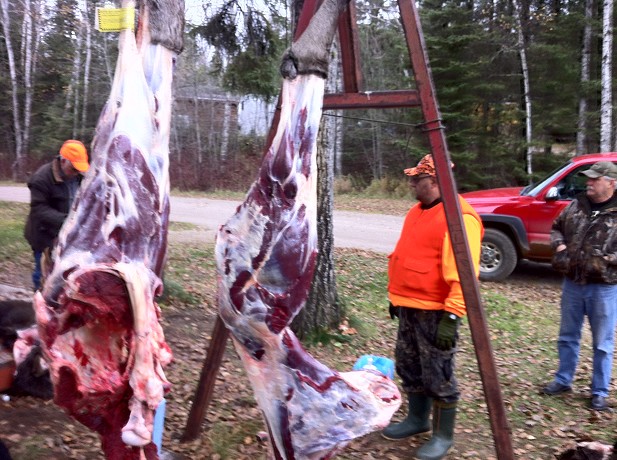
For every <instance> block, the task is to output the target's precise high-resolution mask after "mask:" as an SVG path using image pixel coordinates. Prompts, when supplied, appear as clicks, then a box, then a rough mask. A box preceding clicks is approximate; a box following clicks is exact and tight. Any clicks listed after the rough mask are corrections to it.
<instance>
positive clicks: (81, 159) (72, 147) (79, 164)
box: [60, 139, 90, 172]
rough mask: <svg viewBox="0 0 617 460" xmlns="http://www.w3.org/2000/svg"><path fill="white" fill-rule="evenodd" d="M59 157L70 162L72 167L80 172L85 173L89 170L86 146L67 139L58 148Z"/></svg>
mask: <svg viewBox="0 0 617 460" xmlns="http://www.w3.org/2000/svg"><path fill="white" fill-rule="evenodd" d="M60 155H61V156H62V157H64V158H66V159H67V160H69V161H70V162H71V164H72V165H73V167H74V168H75V169H76V170H77V171H80V172H86V171H88V169H89V168H90V164H89V163H88V152H87V150H86V146H85V145H84V144H82V143H81V142H80V141H76V140H75V139H69V140H68V141H65V142H64V144H62V147H60Z"/></svg>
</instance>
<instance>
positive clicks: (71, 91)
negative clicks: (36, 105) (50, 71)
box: [62, 30, 83, 137]
mask: <svg viewBox="0 0 617 460" xmlns="http://www.w3.org/2000/svg"><path fill="white" fill-rule="evenodd" d="M76 35H77V41H76V43H75V54H74V55H73V69H72V71H71V80H70V82H69V86H68V88H67V90H66V101H65V102H64V111H63V112H62V119H63V120H66V119H67V118H68V116H69V111H70V110H71V106H72V105H74V103H75V101H74V99H75V92H76V91H77V89H76V88H77V83H78V81H79V74H80V72H81V46H82V40H83V34H82V33H81V30H78V31H77V34H76ZM73 137H75V136H74V134H73Z"/></svg>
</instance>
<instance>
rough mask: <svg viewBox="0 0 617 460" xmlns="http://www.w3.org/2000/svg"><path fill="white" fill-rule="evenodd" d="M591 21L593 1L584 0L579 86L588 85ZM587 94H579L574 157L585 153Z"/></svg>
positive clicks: (584, 86)
mask: <svg viewBox="0 0 617 460" xmlns="http://www.w3.org/2000/svg"><path fill="white" fill-rule="evenodd" d="M592 19H593V0H585V27H584V29H583V44H582V45H583V47H582V50H581V86H582V87H583V89H585V88H586V87H587V84H588V83H589V77H590V73H589V69H590V67H589V63H590V61H591V20H592ZM586 144H587V94H585V93H584V92H582V93H581V97H580V98H579V101H578V123H577V126H576V155H583V154H584V153H587V150H588V149H587V147H586Z"/></svg>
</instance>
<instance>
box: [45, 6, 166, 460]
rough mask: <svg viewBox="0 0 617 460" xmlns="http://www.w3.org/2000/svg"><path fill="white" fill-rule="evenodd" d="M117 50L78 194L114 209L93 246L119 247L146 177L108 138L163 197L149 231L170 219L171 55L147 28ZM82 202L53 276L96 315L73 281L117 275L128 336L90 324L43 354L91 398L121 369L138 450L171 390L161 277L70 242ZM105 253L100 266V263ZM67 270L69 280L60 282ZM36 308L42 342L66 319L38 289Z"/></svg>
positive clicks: (131, 436) (117, 379) (127, 431)
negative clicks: (135, 156)
mask: <svg viewBox="0 0 617 460" xmlns="http://www.w3.org/2000/svg"><path fill="white" fill-rule="evenodd" d="M129 4H132V5H133V6H134V2H128V3H127V2H125V5H124V6H125V7H126V6H130V5H129ZM144 16H147V14H145V15H144ZM142 19H147V18H142ZM119 47H120V55H119V59H118V63H117V66H116V73H115V78H114V82H113V85H112V90H111V94H110V98H109V100H108V103H107V107H106V109H104V111H103V114H102V115H101V118H100V120H99V123H98V126H97V136H98V137H99V142H98V143H97V139H96V138H95V142H94V146H95V150H94V151H93V152H92V157H93V161H92V165H91V168H90V170H89V171H88V173H87V174H86V176H85V178H84V180H83V182H82V186H81V188H80V191H81V192H80V193H83V191H84V190H101V189H102V190H104V195H103V196H97V197H92V196H89V197H88V198H87V199H90V200H92V199H97V200H105V202H106V204H107V206H108V208H109V210H110V211H109V212H108V213H107V214H106V216H105V220H104V221H103V222H102V225H101V228H100V232H101V235H100V236H101V238H100V239H94V240H93V241H95V242H96V243H95V244H97V245H99V244H100V245H103V246H104V245H108V244H109V245H115V244H116V243H114V242H113V241H112V240H110V238H109V237H110V234H111V232H113V231H114V229H116V228H118V227H119V228H127V227H126V224H127V222H128V221H129V219H131V218H139V214H138V207H137V204H136V202H135V196H134V195H133V193H132V190H131V186H130V181H129V180H130V177H136V178H137V179H138V181H139V179H141V177H142V175H143V171H138V170H136V168H135V166H134V165H130V164H127V163H126V162H124V161H114V162H113V163H110V159H109V158H108V153H109V151H110V149H111V148H112V142H113V141H114V139H117V138H118V136H121V135H125V136H126V137H127V138H128V139H129V140H130V143H131V146H132V148H133V150H134V149H138V150H139V152H140V154H141V155H143V157H144V159H145V162H146V165H147V167H148V169H149V170H150V172H151V173H152V175H153V179H154V182H155V186H156V187H157V190H158V194H159V195H158V203H159V207H158V208H154V203H155V197H154V196H153V197H152V199H151V202H152V205H153V209H152V213H153V215H154V216H155V217H156V218H157V219H159V221H158V224H159V225H158V226H156V225H155V226H154V228H153V230H154V231H155V232H156V231H157V228H159V229H160V228H162V227H161V225H162V222H163V219H164V220H165V221H166V220H167V216H166V215H163V213H164V212H166V211H167V210H168V208H167V207H166V206H167V203H168V197H169V188H170V187H169V173H168V166H169V147H168V144H169V131H170V120H171V109H172V97H171V80H172V78H173V72H172V70H173V63H174V60H175V53H173V52H172V51H170V50H168V49H166V48H164V47H163V46H161V45H152V44H150V43H149V33H148V27H145V28H144V29H143V33H142V36H141V42H140V44H139V46H138V44H137V43H136V41H135V36H134V34H133V32H132V31H128V30H127V31H124V32H121V33H120V44H119ZM156 110H158V111H156ZM155 111H156V112H155ZM108 131H109V134H108V135H107V132H108ZM99 133H104V135H105V136H107V137H106V138H105V139H103V138H102V136H103V134H101V135H100V136H99ZM108 168H111V169H108ZM101 184H104V187H103V186H102V185H101ZM80 200H81V197H80V196H79V195H78V198H77V199H76V200H75V202H74V205H73V208H72V210H71V212H70V213H69V216H68V218H67V219H66V221H65V224H64V226H63V228H62V230H61V232H60V235H59V240H60V244H59V245H58V246H57V248H58V250H57V253H56V254H55V255H54V257H55V259H54V267H53V272H52V274H51V276H50V278H55V279H58V278H62V279H63V280H64V294H63V300H62V302H66V301H69V299H71V300H75V301H81V302H84V303H86V304H90V305H92V308H93V309H94V310H96V304H97V301H98V299H92V298H86V297H83V295H82V294H80V292H79V291H80V290H79V287H80V286H79V285H78V284H77V283H78V280H79V278H80V276H82V275H84V274H85V273H87V272H107V273H111V274H113V275H114V276H118V277H120V278H122V279H123V280H124V282H125V284H126V287H127V290H128V293H129V296H130V304H131V309H132V316H133V331H132V332H133V333H132V334H126V331H125V334H123V333H122V332H118V336H117V337H113V336H111V337H109V336H108V337H107V338H106V343H104V344H102V343H101V342H100V340H101V336H102V334H100V333H99V334H97V333H96V332H97V330H96V329H97V327H98V325H97V322H96V320H94V321H91V322H88V323H87V324H86V325H85V326H83V327H79V328H74V329H72V330H70V331H69V332H67V333H65V334H63V335H61V336H58V337H56V338H55V340H54V341H53V344H52V345H51V346H50V347H49V348H47V347H45V348H46V349H45V352H46V353H47V356H48V358H51V359H50V363H51V375H52V379H54V381H57V379H58V375H59V370H60V369H61V368H62V367H63V366H66V367H69V368H70V369H72V370H73V371H74V373H75V375H77V376H78V377H77V378H76V383H77V385H78V389H79V390H80V391H81V392H83V394H84V395H85V396H84V398H87V394H88V392H96V391H97V390H101V391H106V392H110V391H111V392H112V393H113V391H116V390H117V389H119V388H123V387H124V386H125V385H126V379H127V375H120V373H119V371H118V369H120V368H122V369H127V372H129V376H128V383H129V385H130V387H131V389H132V390H133V396H132V397H131V399H130V402H129V406H130V407H129V409H130V417H129V420H128V422H127V424H126V425H125V427H124V428H123V429H122V439H123V441H124V442H125V443H126V444H128V445H131V446H144V445H146V444H149V443H150V442H151V437H152V436H151V432H152V424H153V415H154V410H155V409H156V407H157V406H158V405H159V403H160V402H161V400H162V399H163V394H164V391H165V388H166V387H168V386H169V382H168V381H167V379H166V377H165V374H164V371H163V367H164V366H165V365H167V364H168V363H169V362H170V361H171V359H172V356H171V352H170V350H169V347H168V346H167V345H166V343H165V339H164V334H163V330H162V328H161V326H160V324H159V323H158V315H159V313H160V310H159V309H158V306H157V305H156V303H155V302H154V298H153V297H154V292H156V291H157V290H158V289H159V288H160V285H161V281H160V280H159V278H158V277H157V276H156V274H155V273H154V272H153V271H152V270H151V269H150V268H148V267H150V266H152V265H153V261H152V260H129V259H128V257H127V255H126V254H124V253H122V255H121V258H122V260H120V261H117V263H114V262H108V261H107V260H108V259H105V257H106V255H107V253H106V251H105V248H104V247H103V248H101V247H97V248H91V249H90V250H82V249H79V250H78V249H76V247H73V246H67V244H66V243H67V238H68V236H69V235H71V234H74V232H75V230H78V229H79V228H80V227H81V225H83V223H84V222H85V221H87V219H88V216H87V215H85V212H86V211H85V210H84V209H85V208H82V207H80V205H79V203H80ZM140 205H141V207H142V208H143V203H140ZM129 237H131V238H141V239H142V240H143V244H148V243H147V242H148V241H149V239H150V238H151V237H157V238H158V237H159V235H158V234H153V235H144V234H135V235H131V236H129ZM163 247H164V246H163ZM120 249H122V246H121V245H120ZM149 255H150V252H149V251H144V259H147V258H148V256H149ZM101 256H102V259H103V260H104V262H101ZM64 273H70V274H69V275H68V276H67V277H65V276H64V275H63V274H64ZM35 307H36V313H37V322H38V325H39V331H40V333H41V337H42V338H43V339H45V338H46V335H45V334H46V332H47V331H53V330H54V323H55V324H57V322H61V321H63V315H67V314H68V313H67V312H66V311H64V310H63V309H62V308H59V309H53V308H51V307H49V306H48V305H47V304H46V303H45V300H44V298H43V296H42V294H41V293H40V292H39V293H37V294H36V295H35ZM129 336H132V337H133V338H132V343H127V340H126V337H129ZM97 339H98V342H96V340H97ZM81 346H83V348H84V349H85V353H86V354H87V358H88V360H87V363H85V360H82V359H80V356H78V354H79V353H77V352H76V350H77V349H79V347H81ZM142 454H143V451H142Z"/></svg>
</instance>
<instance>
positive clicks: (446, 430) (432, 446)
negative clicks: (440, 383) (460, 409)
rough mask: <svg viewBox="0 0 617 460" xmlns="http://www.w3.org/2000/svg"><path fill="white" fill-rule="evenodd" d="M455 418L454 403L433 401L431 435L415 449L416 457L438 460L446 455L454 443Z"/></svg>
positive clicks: (422, 459)
mask: <svg viewBox="0 0 617 460" xmlns="http://www.w3.org/2000/svg"><path fill="white" fill-rule="evenodd" d="M455 418H456V403H450V404H448V403H443V402H439V401H435V404H433V435H432V437H431V439H430V440H429V441H428V442H427V443H426V444H424V445H423V446H421V447H420V448H419V449H418V450H417V451H416V455H415V458H416V459H418V460H440V459H442V458H444V457H445V456H446V454H447V453H448V451H449V450H450V448H451V447H452V445H453V444H454V439H453V438H454V419H455Z"/></svg>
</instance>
